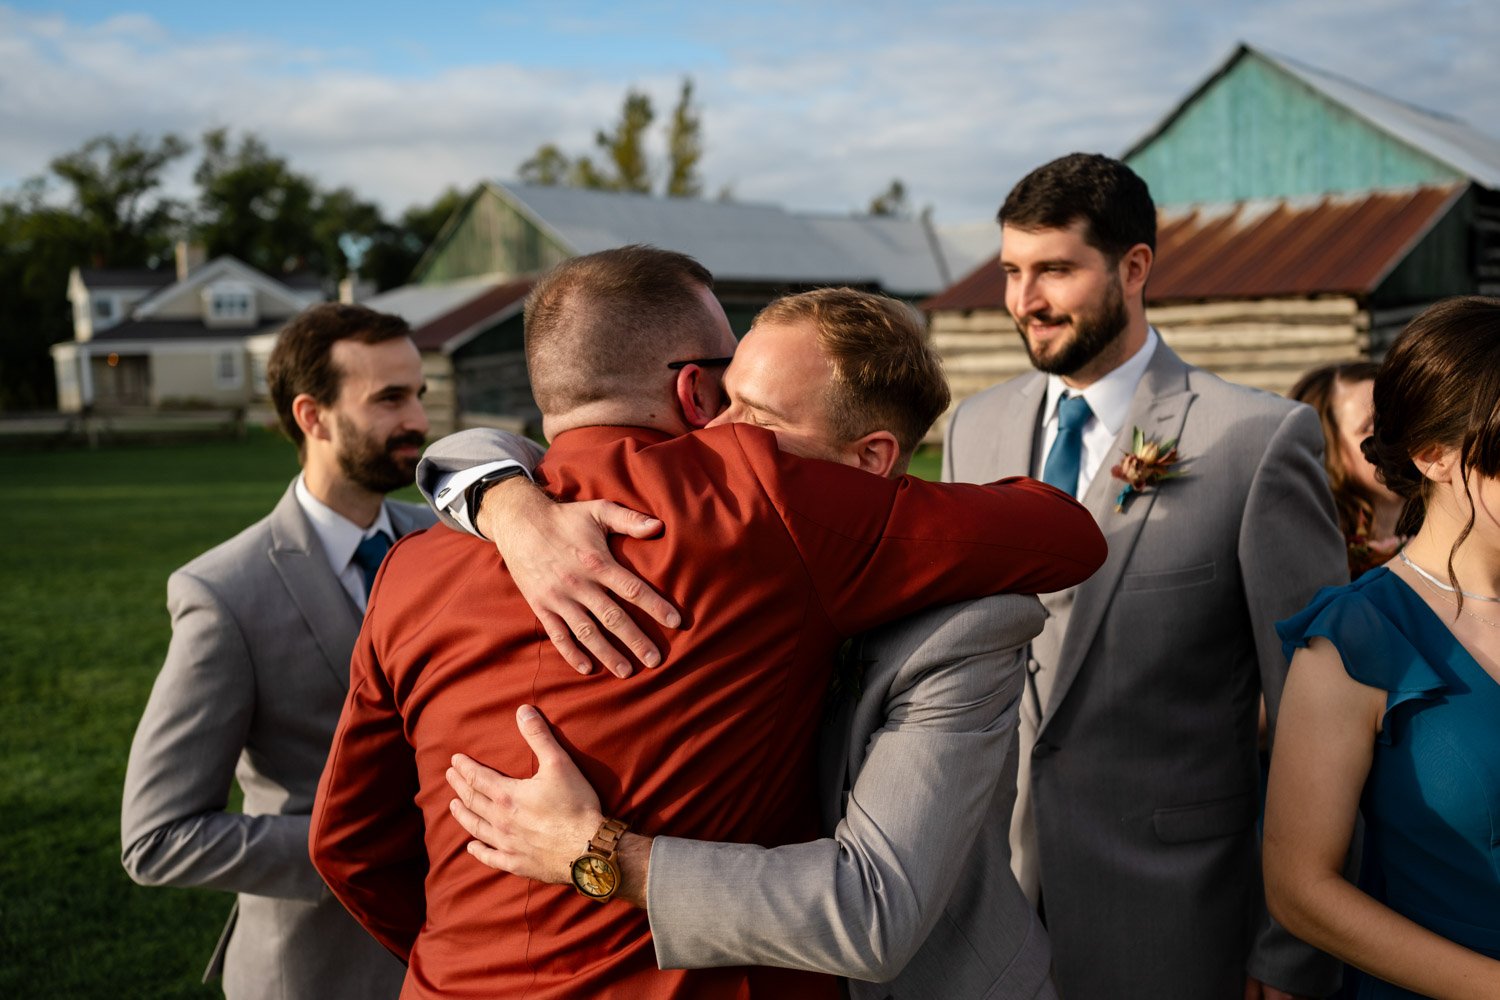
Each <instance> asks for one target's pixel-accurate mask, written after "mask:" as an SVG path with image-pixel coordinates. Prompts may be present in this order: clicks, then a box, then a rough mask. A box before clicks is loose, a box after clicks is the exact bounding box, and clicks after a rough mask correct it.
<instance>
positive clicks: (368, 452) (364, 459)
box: [336, 415, 427, 493]
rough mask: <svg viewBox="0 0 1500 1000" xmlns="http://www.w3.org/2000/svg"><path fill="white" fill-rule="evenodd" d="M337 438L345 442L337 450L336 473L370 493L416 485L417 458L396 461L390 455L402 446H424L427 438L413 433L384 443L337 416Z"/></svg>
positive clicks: (393, 435)
mask: <svg viewBox="0 0 1500 1000" xmlns="http://www.w3.org/2000/svg"><path fill="white" fill-rule="evenodd" d="M336 419H337V420H338V422H339V436H340V437H342V438H343V439H344V441H345V445H344V447H343V448H340V449H339V453H338V459H339V471H340V472H342V473H343V474H344V478H346V479H348V480H349V481H350V482H352V483H354V484H355V485H356V486H359V487H362V488H363V489H367V490H369V491H370V492H371V493H389V492H391V491H392V490H399V489H400V488H401V487H403V486H410V485H411V484H412V483H414V482H416V474H417V459H415V458H397V457H396V456H395V455H393V454H392V452H393V451H394V450H395V449H396V448H399V447H401V446H402V445H409V444H410V445H416V446H417V447H418V448H420V447H422V445H423V444H424V443H426V441H427V438H426V437H425V436H423V435H422V434H419V433H417V432H416V431H409V432H407V433H405V434H392V435H391V436H390V437H388V438H386V439H385V442H384V443H377V442H376V441H374V440H372V439H370V438H369V437H366V436H364V435H362V434H360V433H359V432H358V431H357V430H356V429H355V427H354V425H353V424H352V423H350V422H349V421H348V419H347V418H345V417H344V416H342V415H340V416H339V417H337V418H336Z"/></svg>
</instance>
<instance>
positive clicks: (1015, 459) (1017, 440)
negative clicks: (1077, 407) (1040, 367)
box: [993, 372, 1047, 478]
mask: <svg viewBox="0 0 1500 1000" xmlns="http://www.w3.org/2000/svg"><path fill="white" fill-rule="evenodd" d="M1046 398H1047V378H1046V376H1045V375H1040V374H1038V373H1036V372H1032V373H1031V374H1029V375H1026V376H1023V381H1022V382H1021V384H1020V385H1018V386H1017V387H1016V391H1015V392H1013V393H1009V394H1007V395H1006V397H1005V406H1004V408H1003V409H1001V411H1000V412H999V414H997V418H996V426H995V434H994V441H995V465H994V466H993V468H994V470H995V473H996V475H997V476H1015V475H1032V476H1036V477H1037V478H1040V477H1041V470H1040V469H1036V470H1033V469H1032V467H1031V460H1032V457H1033V455H1034V453H1035V451H1036V441H1037V430H1038V428H1040V427H1041V425H1042V417H1043V414H1042V402H1043V401H1044V400H1045V399H1046Z"/></svg>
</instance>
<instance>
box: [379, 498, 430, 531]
mask: <svg viewBox="0 0 1500 1000" xmlns="http://www.w3.org/2000/svg"><path fill="white" fill-rule="evenodd" d="M385 510H386V513H387V514H389V515H390V518H391V527H392V528H395V529H396V539H401V538H404V537H406V536H407V535H409V534H411V533H412V532H413V531H420V530H422V529H423V528H428V527H431V526H432V517H431V516H430V515H429V514H428V513H427V508H426V507H414V506H411V505H410V504H404V503H396V502H394V501H392V500H387V501H386V502H385ZM394 540H395V539H393V541H394Z"/></svg>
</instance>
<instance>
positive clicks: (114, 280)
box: [78, 267, 177, 288]
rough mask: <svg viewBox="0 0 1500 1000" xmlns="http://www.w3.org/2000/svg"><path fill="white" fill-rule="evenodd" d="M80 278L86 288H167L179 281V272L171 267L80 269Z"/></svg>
mask: <svg viewBox="0 0 1500 1000" xmlns="http://www.w3.org/2000/svg"><path fill="white" fill-rule="evenodd" d="M78 276H79V277H80V278H82V279H83V284H84V286H85V287H86V288H166V287H167V286H168V285H170V284H173V283H175V282H176V281H177V272H176V271H174V270H172V269H171V268H169V267H168V268H158V269H156V270H154V271H153V270H149V269H147V268H144V267H111V268H99V267H80V268H79V269H78Z"/></svg>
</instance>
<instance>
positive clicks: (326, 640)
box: [269, 488, 360, 689]
mask: <svg viewBox="0 0 1500 1000" xmlns="http://www.w3.org/2000/svg"><path fill="white" fill-rule="evenodd" d="M269 555H270V559H271V565H272V566H274V567H276V573H277V575H278V576H280V577H281V583H282V585H283V586H284V587H286V590H287V593H288V594H290V595H291V598H292V602H293V603H294V604H296V605H297V610H298V611H300V612H301V613H302V619H303V621H305V622H306V623H307V627H308V629H310V630H311V631H312V634H313V638H314V639H316V640H317V643H318V649H319V650H321V651H322V653H323V660H324V666H325V667H327V669H328V670H329V672H330V673H332V674H333V676H334V678H335V679H336V680H337V681H338V682H339V685H340V686H341V687H343V688H345V689H347V688H348V687H349V651H350V650H351V649H353V648H354V640H355V639H356V638H357V637H358V635H359V626H360V615H359V608H358V607H357V606H356V605H355V603H354V602H353V601H352V600H351V599H350V598H349V594H348V592H347V591H345V590H344V587H343V585H342V584H340V583H339V581H338V578H337V577H336V576H334V575H333V570H332V569H330V568H329V566H328V557H327V555H326V554H324V552H323V544H322V543H321V542H319V541H318V537H317V535H316V534H315V533H314V532H313V527H312V524H311V523H310V522H309V521H308V520H307V515H305V514H303V513H302V505H301V504H299V503H297V495H296V493H295V492H294V488H288V489H287V491H286V493H285V495H283V496H282V498H281V502H280V503H278V504H277V505H276V509H275V510H274V511H272V512H271V551H270V553H269Z"/></svg>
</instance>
